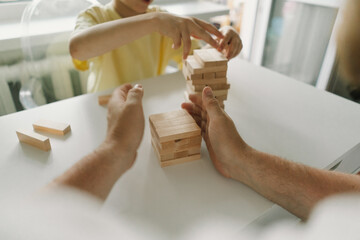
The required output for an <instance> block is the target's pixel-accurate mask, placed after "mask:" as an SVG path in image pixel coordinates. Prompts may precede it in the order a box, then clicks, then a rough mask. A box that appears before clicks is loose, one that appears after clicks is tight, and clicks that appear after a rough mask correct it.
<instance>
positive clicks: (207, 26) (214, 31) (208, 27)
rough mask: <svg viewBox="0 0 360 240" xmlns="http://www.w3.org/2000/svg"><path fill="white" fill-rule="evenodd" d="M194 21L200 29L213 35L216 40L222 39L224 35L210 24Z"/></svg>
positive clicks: (198, 20)
mask: <svg viewBox="0 0 360 240" xmlns="http://www.w3.org/2000/svg"><path fill="white" fill-rule="evenodd" d="M194 21H195V22H196V23H197V24H198V25H199V26H200V27H202V28H204V29H205V30H206V31H208V32H209V33H211V34H214V35H215V36H216V37H218V38H224V35H223V34H222V33H221V32H220V31H219V30H217V28H216V27H215V26H214V25H212V24H211V23H208V22H205V21H203V20H200V19H197V18H194Z"/></svg>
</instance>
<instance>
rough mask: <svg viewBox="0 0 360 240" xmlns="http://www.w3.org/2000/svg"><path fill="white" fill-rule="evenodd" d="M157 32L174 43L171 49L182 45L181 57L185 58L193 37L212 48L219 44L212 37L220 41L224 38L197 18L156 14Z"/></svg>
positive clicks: (209, 25) (212, 27)
mask: <svg viewBox="0 0 360 240" xmlns="http://www.w3.org/2000/svg"><path fill="white" fill-rule="evenodd" d="M156 19H157V20H159V21H157V23H156V24H157V31H158V32H159V33H160V34H162V35H165V36H168V37H170V38H172V40H173V41H174V44H173V48H174V49H177V48H179V47H180V46H181V43H183V57H184V59H186V58H187V56H188V55H189V52H190V50H191V39H190V37H191V36H193V37H195V38H199V39H202V40H204V41H205V42H207V43H209V44H210V45H211V46H212V47H214V48H218V47H219V44H218V42H216V41H215V40H214V39H213V38H212V37H211V34H214V35H215V36H216V37H218V38H220V39H222V38H223V37H224V36H223V35H222V34H221V32H219V31H218V30H217V29H216V27H214V26H213V25H212V24H210V23H207V22H205V21H202V20H200V19H197V18H191V17H180V16H175V15H171V14H169V13H156Z"/></svg>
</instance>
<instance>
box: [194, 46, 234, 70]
mask: <svg viewBox="0 0 360 240" xmlns="http://www.w3.org/2000/svg"><path fill="white" fill-rule="evenodd" d="M194 58H195V59H196V60H197V61H198V62H199V63H200V64H201V65H202V66H203V67H214V66H221V65H226V64H227V62H228V59H227V58H226V57H225V56H224V55H223V54H222V53H220V52H219V51H217V50H216V49H214V48H209V49H197V50H194Z"/></svg>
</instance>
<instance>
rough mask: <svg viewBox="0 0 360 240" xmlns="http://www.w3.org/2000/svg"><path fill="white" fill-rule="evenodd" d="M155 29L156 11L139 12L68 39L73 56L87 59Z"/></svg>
mask: <svg viewBox="0 0 360 240" xmlns="http://www.w3.org/2000/svg"><path fill="white" fill-rule="evenodd" d="M154 31H156V13H147V14H141V15H138V16H134V17H128V18H124V19H119V20H115V21H111V22H105V23H102V24H98V25H95V26H93V27H90V28H88V29H85V30H83V31H81V32H79V33H78V34H76V35H75V36H73V37H72V38H71V40H70V53H71V55H72V57H73V58H75V59H78V60H87V59H90V58H92V57H96V56H100V55H102V54H104V53H106V52H109V51H111V50H114V49H116V48H118V47H121V46H122V45H125V44H127V43H130V42H132V41H134V40H136V39H139V38H141V37H143V36H145V35H147V34H149V33H152V32H154Z"/></svg>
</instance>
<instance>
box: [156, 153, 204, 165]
mask: <svg viewBox="0 0 360 240" xmlns="http://www.w3.org/2000/svg"><path fill="white" fill-rule="evenodd" d="M200 158H201V155H200V154H194V155H190V156H187V157H183V158H178V159H174V160H168V161H164V162H160V166H161V167H168V166H173V165H177V164H181V163H187V162H192V161H195V160H199V159H200Z"/></svg>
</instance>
